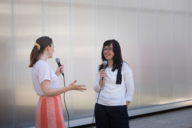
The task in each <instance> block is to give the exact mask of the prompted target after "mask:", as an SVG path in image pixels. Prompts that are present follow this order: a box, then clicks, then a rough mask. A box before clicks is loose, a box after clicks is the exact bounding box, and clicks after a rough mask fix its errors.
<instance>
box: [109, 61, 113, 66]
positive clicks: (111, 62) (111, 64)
mask: <svg viewBox="0 0 192 128" xmlns="http://www.w3.org/2000/svg"><path fill="white" fill-rule="evenodd" d="M112 67H113V60H108V68H112Z"/></svg>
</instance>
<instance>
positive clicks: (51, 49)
mask: <svg viewBox="0 0 192 128" xmlns="http://www.w3.org/2000/svg"><path fill="white" fill-rule="evenodd" d="M53 53H54V44H53V43H52V44H51V47H49V58H52V57H53Z"/></svg>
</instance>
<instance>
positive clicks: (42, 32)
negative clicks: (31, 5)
mask: <svg viewBox="0 0 192 128" xmlns="http://www.w3.org/2000/svg"><path fill="white" fill-rule="evenodd" d="M44 18H45V17H44V0H42V33H43V35H44V34H45V33H44Z"/></svg>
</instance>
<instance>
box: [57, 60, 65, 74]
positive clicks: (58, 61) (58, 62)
mask: <svg viewBox="0 0 192 128" xmlns="http://www.w3.org/2000/svg"><path fill="white" fill-rule="evenodd" d="M55 61H56V62H57V64H58V66H59V67H61V63H60V59H59V58H56V59H55ZM62 75H63V76H64V73H62Z"/></svg>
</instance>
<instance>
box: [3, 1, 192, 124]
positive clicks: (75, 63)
mask: <svg viewBox="0 0 192 128" xmlns="http://www.w3.org/2000/svg"><path fill="white" fill-rule="evenodd" d="M189 11H190V13H189ZM191 21H192V0H169V1H167V0H156V1H154V0H145V1H143V0H121V1H118V0H105V1H103V0H81V1H77V0H73V1H70V0H41V1H39V0H27V1H26V0H12V1H11V0H1V1H0V27H1V30H0V37H1V38H0V44H1V50H0V51H1V55H0V62H1V63H0V71H1V77H0V80H1V85H0V102H1V103H2V104H1V105H0V112H1V115H0V127H27V126H34V125H35V113H36V107H37V104H38V98H39V97H38V96H37V95H36V93H35V91H34V89H33V85H32V80H31V69H30V68H28V67H27V66H28V65H29V55H30V52H31V49H32V48H33V45H34V42H35V40H36V39H37V38H38V37H40V36H42V35H46V36H50V37H51V38H52V39H53V42H54V45H55V53H54V56H53V58H52V59H49V60H48V63H49V64H50V66H51V67H52V69H53V70H56V69H57V64H56V63H55V58H57V57H59V58H60V60H61V63H62V64H64V72H65V78H66V86H68V85H69V84H70V83H71V82H72V81H74V80H77V81H78V82H77V84H85V85H87V91H85V92H84V93H82V92H78V91H71V92H67V93H66V103H67V106H68V109H69V112H70V119H71V120H72V121H71V123H73V124H71V125H72V126H76V125H78V123H77V122H78V121H79V122H81V123H79V124H81V125H82V124H85V122H86V123H91V122H89V120H92V115H93V109H94V104H95V92H94V90H93V83H94V80H95V76H96V70H97V68H98V65H99V64H101V62H102V61H101V50H102V45H103V42H104V41H106V40H108V39H117V40H118V41H119V43H120V45H121V48H122V55H123V59H124V60H125V61H126V62H128V63H129V65H130V66H131V68H132V70H133V75H134V81H135V95H134V98H133V102H132V103H131V104H130V106H129V112H130V114H131V115H133V116H134V115H139V114H146V113H148V112H155V111H160V110H165V109H171V108H176V107H181V106H185V105H189V104H190V101H188V103H187V102H186V100H188V99H192V93H191V92H192V80H191V79H192V66H191V64H192V34H191V33H192V22H191ZM59 79H60V87H62V86H63V79H62V77H60V78H59ZM175 102H178V103H175ZM169 103H171V104H169ZM158 105H161V106H158ZM144 107H146V108H144ZM162 108H163V109H162ZM63 110H64V117H65V121H67V113H66V111H65V108H64V105H63ZM145 110H147V111H145ZM76 119H77V120H76ZM82 121H83V122H82ZM74 122H76V123H74ZM66 125H67V124H66Z"/></svg>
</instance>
